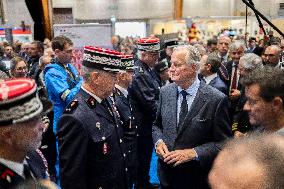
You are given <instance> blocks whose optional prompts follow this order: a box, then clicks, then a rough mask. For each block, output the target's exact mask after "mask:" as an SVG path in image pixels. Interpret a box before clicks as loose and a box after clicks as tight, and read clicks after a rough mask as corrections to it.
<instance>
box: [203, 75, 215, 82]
mask: <svg viewBox="0 0 284 189" xmlns="http://www.w3.org/2000/svg"><path fill="white" fill-rule="evenodd" d="M216 77H217V73H214V74H211V75H209V76H207V77H204V80H205V81H206V83H207V84H208V83H210V82H211V81H212V80H213V79H215V78H216Z"/></svg>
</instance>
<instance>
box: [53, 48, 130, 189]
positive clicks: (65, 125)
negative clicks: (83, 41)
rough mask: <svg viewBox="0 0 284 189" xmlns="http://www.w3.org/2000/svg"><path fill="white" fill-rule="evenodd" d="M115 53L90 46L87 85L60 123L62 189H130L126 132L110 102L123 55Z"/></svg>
mask: <svg viewBox="0 0 284 189" xmlns="http://www.w3.org/2000/svg"><path fill="white" fill-rule="evenodd" d="M118 55H119V53H118V52H116V51H111V50H106V49H102V48H96V47H90V46H88V47H85V49H84V56H83V67H82V75H83V78H84V83H83V85H82V87H81V89H80V91H79V93H78V94H77V95H76V96H75V98H74V100H73V101H71V103H70V104H69V105H68V106H67V108H66V109H65V111H64V113H63V115H62V117H61V118H60V120H59V122H58V143H59V160H60V164H59V165H60V175H61V186H62V188H63V189H91V188H107V189H113V188H116V189H124V188H126V174H127V171H128V169H127V168H126V166H125V158H126V152H125V150H124V142H123V138H122V137H123V131H122V128H121V126H120V121H119V119H118V115H117V112H116V111H115V108H114V107H113V104H112V103H111V102H110V101H109V100H108V99H109V95H110V94H111V93H112V90H113V87H114V84H115V78H116V72H118V71H119V69H120V57H119V56H118Z"/></svg>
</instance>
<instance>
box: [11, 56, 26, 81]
mask: <svg viewBox="0 0 284 189" xmlns="http://www.w3.org/2000/svg"><path fill="white" fill-rule="evenodd" d="M10 72H11V77H12V78H17V77H27V76H28V64H27V62H26V61H25V60H24V59H23V58H21V57H15V58H13V59H12V60H11V70H10Z"/></svg>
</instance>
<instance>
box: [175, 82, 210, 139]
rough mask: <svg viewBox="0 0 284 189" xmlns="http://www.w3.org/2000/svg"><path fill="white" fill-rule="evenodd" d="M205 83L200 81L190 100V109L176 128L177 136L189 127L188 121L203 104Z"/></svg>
mask: <svg viewBox="0 0 284 189" xmlns="http://www.w3.org/2000/svg"><path fill="white" fill-rule="evenodd" d="M205 85H206V84H205V83H202V82H201V83H200V87H199V89H198V91H197V93H196V96H195V98H194V100H193V102H192V105H191V107H190V110H189V111H188V113H187V115H186V117H185V119H184V122H183V123H182V124H181V126H180V128H179V129H178V136H179V135H180V134H181V133H182V132H183V131H184V130H185V129H186V128H187V127H190V125H189V123H190V121H191V120H192V118H194V117H195V116H196V115H197V114H198V112H199V110H200V109H201V108H202V106H203V105H204V104H205V102H206V100H207V98H206V91H204V90H203V89H204V86H205Z"/></svg>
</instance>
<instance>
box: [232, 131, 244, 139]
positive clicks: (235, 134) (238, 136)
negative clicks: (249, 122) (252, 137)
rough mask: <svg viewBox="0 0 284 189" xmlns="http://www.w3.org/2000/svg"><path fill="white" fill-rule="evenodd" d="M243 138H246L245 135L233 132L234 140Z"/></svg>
mask: <svg viewBox="0 0 284 189" xmlns="http://www.w3.org/2000/svg"><path fill="white" fill-rule="evenodd" d="M244 136H246V133H242V132H240V131H235V132H234V138H242V137H244Z"/></svg>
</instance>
